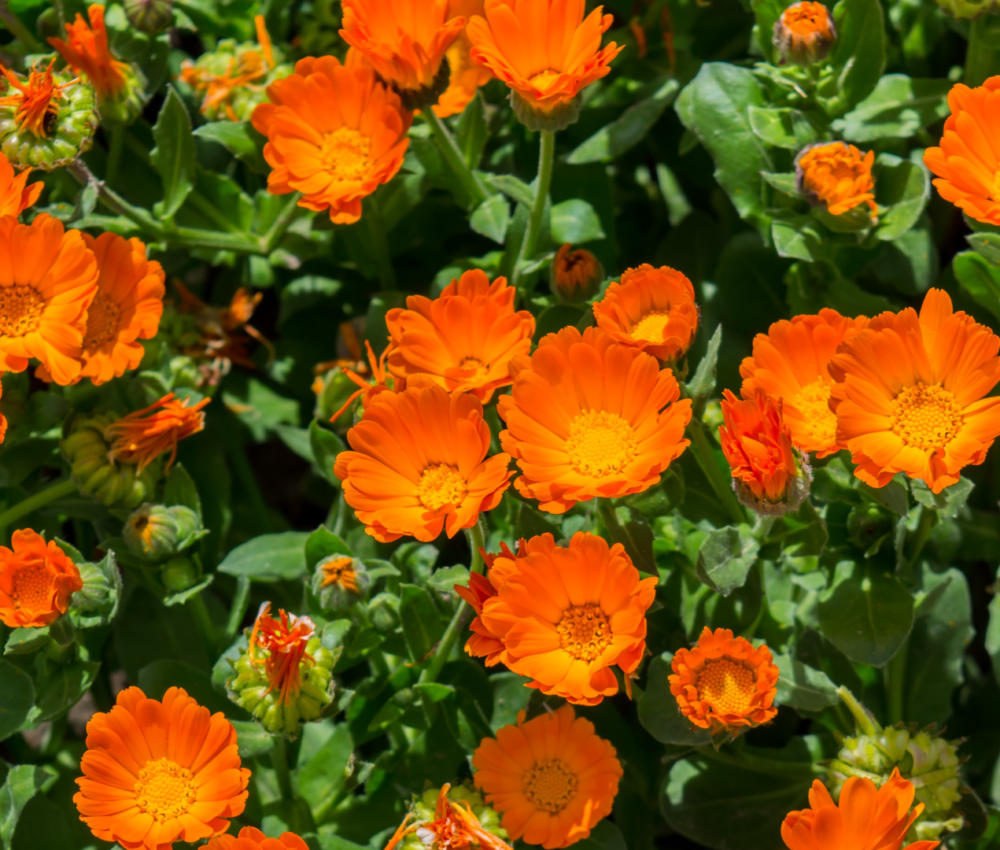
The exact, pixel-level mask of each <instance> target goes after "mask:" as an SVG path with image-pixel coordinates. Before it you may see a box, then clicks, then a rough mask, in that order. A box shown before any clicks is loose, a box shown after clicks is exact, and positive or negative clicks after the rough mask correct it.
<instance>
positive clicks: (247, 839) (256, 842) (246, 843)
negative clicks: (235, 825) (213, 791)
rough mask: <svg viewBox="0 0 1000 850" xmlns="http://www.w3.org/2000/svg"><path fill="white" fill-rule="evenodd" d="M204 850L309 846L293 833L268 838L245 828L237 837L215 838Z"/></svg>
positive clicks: (305, 849)
mask: <svg viewBox="0 0 1000 850" xmlns="http://www.w3.org/2000/svg"><path fill="white" fill-rule="evenodd" d="M205 850H309V845H308V844H306V843H305V841H303V840H302V839H301V838H300V837H299V836H298V835H296V834H295V833H294V832H283V833H281V835H279V836H278V837H277V838H268V837H267V836H266V835H264V833H263V832H261V831H260V830H259V829H256V828H255V827H252V826H245V827H243V829H241V830H240V832H239V835H219V836H216V837H215V838H213V839H212V840H211V841H209V842H208V844H206V845H205Z"/></svg>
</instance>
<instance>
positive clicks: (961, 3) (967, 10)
mask: <svg viewBox="0 0 1000 850" xmlns="http://www.w3.org/2000/svg"><path fill="white" fill-rule="evenodd" d="M995 3H996V0H937V4H938V6H940V7H941V8H942V9H943V10H944V11H945V12H947V13H948V14H950V15H951V16H952V17H955V18H958V19H959V20H963V19H965V20H968V19H970V18H975V17H977V16H979V15H981V14H983V13H984V12H987V11H989V10H990V9H992V8H993V7H994V5H995Z"/></svg>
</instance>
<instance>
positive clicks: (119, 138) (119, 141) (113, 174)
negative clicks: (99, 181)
mask: <svg viewBox="0 0 1000 850" xmlns="http://www.w3.org/2000/svg"><path fill="white" fill-rule="evenodd" d="M124 146H125V128H124V127H122V126H121V125H120V124H116V125H115V126H114V127H112V128H111V130H110V131H109V132H108V164H107V166H106V167H105V169H104V182H105V183H106V184H107V185H109V186H114V185H115V183H117V182H118V169H119V166H120V165H121V162H122V148H123V147H124Z"/></svg>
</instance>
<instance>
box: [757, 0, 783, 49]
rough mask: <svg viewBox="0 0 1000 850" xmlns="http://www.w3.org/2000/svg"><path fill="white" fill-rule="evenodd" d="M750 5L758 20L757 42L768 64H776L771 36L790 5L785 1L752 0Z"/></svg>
mask: <svg viewBox="0 0 1000 850" xmlns="http://www.w3.org/2000/svg"><path fill="white" fill-rule="evenodd" d="M750 5H751V7H752V8H753V12H754V16H755V17H756V19H757V26H756V28H755V29H756V32H757V39H756V40H757V41H758V42H759V44H760V49H761V52H763V54H764V58H765V59H766V60H767V61H768V62H774V44H773V43H772V40H771V36H772V34H773V32H774V25H775V23H776V22H777V20H778V18H780V17H781V13H782V12H783V11H785V6H786V5H788V4H787V3H786V2H785V0H751V2H750Z"/></svg>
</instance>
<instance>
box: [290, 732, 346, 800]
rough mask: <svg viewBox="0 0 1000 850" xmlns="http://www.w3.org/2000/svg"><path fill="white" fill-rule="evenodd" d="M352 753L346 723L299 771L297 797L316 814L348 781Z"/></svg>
mask: <svg viewBox="0 0 1000 850" xmlns="http://www.w3.org/2000/svg"><path fill="white" fill-rule="evenodd" d="M353 752H354V740H353V739H352V738H351V730H350V727H349V726H348V724H346V723H339V724H337V725H336V726H334V728H333V734H332V735H331V736H330V737H329V738H328V739H327V741H326V743H324V744H323V746H322V747H320V749H319V750H318V751H317V752H316V754H315V755H314V756H313V757H312V758H311V759H310V760H309V762H308V763H307V764H305V765H304V766H302V767H301V768H299V772H298V774H299V775H298V779H299V794H300V796H301V797H302V799H304V800H305V801H306V802H307V803H308V804H309V806H310V808H312V810H313V811H314V812H316V811H317V810H318V809H319V808H320V807H321V806H323V805H324V804H326V803H327V802H328V801H329V800H330V799H331V798H332V797H333V795H334V794H336V793H337V791H339V790H340V789H341V788H342V787H343V785H344V781H345V780H346V779H347V774H346V772H345V771H346V770H347V767H348V763H349V762H350V759H351V754H352V753H353Z"/></svg>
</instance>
